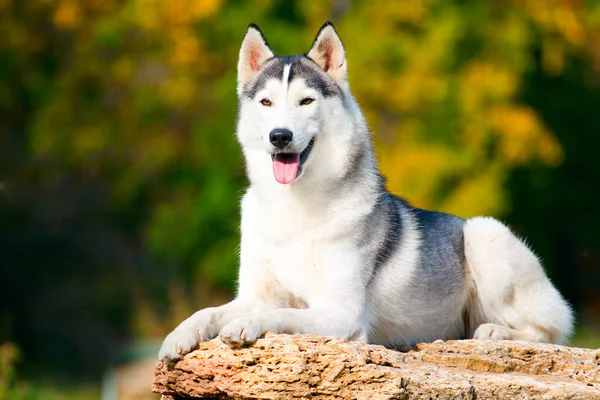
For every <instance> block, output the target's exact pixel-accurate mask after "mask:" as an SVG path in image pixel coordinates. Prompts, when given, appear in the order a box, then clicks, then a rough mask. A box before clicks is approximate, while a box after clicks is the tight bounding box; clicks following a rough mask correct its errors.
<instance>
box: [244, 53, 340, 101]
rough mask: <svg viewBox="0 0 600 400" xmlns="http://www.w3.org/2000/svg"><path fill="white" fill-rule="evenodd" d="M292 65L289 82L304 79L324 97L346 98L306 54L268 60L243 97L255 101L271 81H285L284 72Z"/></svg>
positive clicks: (247, 85) (251, 81)
mask: <svg viewBox="0 0 600 400" xmlns="http://www.w3.org/2000/svg"><path fill="white" fill-rule="evenodd" d="M286 65H290V73H289V77H288V82H292V81H293V80H294V79H304V81H305V82H306V85H307V86H309V87H311V88H313V89H315V90H317V91H318V92H319V93H322V94H323V96H324V97H330V96H339V97H341V98H344V93H343V91H342V88H341V87H340V86H339V85H338V84H337V83H336V82H335V81H334V80H333V79H331V78H330V77H329V76H327V74H325V73H324V72H323V71H322V70H321V69H320V68H319V66H318V65H317V64H316V63H315V62H314V61H313V60H311V59H310V58H308V57H306V55H304V54H297V55H293V56H276V57H274V58H271V59H269V60H267V61H266V62H265V63H264V65H263V67H262V68H261V69H260V70H259V71H258V72H257V73H256V75H255V76H254V77H253V78H252V79H251V80H250V81H249V82H248V83H247V84H246V86H245V87H244V89H243V92H242V95H243V96H245V97H247V98H250V99H253V98H254V97H255V96H256V93H258V92H259V91H260V90H261V89H262V88H264V87H265V85H266V84H267V81H269V80H270V79H279V80H281V79H283V70H284V68H285V66H286Z"/></svg>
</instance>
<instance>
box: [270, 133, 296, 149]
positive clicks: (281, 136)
mask: <svg viewBox="0 0 600 400" xmlns="http://www.w3.org/2000/svg"><path fill="white" fill-rule="evenodd" d="M293 138H294V135H293V134H292V131H290V130H289V129H285V128H275V129H273V130H272V131H271V133H269V140H270V141H271V144H272V145H273V146H275V147H277V148H278V149H280V150H283V148H284V147H285V146H287V145H288V144H290V143H292V139H293Z"/></svg>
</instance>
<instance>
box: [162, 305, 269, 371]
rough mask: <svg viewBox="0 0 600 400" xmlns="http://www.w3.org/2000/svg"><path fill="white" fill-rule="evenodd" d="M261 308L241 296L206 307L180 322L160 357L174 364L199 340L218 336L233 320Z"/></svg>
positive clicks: (165, 344) (166, 341) (166, 340)
mask: <svg viewBox="0 0 600 400" xmlns="http://www.w3.org/2000/svg"><path fill="white" fill-rule="evenodd" d="M257 309H260V308H258V307H257V304H255V303H253V302H248V301H243V300H240V299H239V298H237V299H235V300H233V301H231V302H229V303H227V304H224V305H222V306H220V307H211V308H205V309H203V310H200V311H198V312H196V313H194V314H193V315H192V316H191V317H189V318H188V319H186V320H185V321H183V322H182V323H181V324H179V325H178V326H177V327H176V328H175V329H174V330H173V332H171V333H170V334H169V335H168V336H167V337H166V339H165V340H164V342H163V344H162V346H161V348H160V351H159V352H158V359H159V360H160V361H162V362H163V363H165V364H172V363H174V362H176V361H177V360H179V359H180V358H181V357H183V356H184V355H185V354H187V353H189V352H190V351H192V350H193V349H194V347H196V346H197V345H198V343H199V342H202V341H204V340H209V339H212V338H214V337H216V336H217V335H218V334H219V331H220V330H221V329H222V328H223V326H225V325H227V324H228V323H229V322H230V321H231V320H233V319H235V318H238V317H242V316H243V315H246V314H249V313H251V312H253V311H256V310H257Z"/></svg>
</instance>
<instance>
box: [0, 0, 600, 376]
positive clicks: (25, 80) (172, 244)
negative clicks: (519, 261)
mask: <svg viewBox="0 0 600 400" xmlns="http://www.w3.org/2000/svg"><path fill="white" fill-rule="evenodd" d="M329 19H332V20H333V21H334V22H335V23H336V28H337V29H338V31H339V33H340V34H341V36H342V39H343V40H344V43H345V46H346V50H347V56H348V59H349V75H350V83H351V87H352V88H353V92H354V94H355V96H356V97H357V99H358V101H359V103H360V104H361V106H362V107H363V109H364V112H365V114H366V115H367V118H368V120H369V123H370V126H371V128H372V130H373V132H374V142H375V144H376V147H377V150H378V152H379V156H380V164H381V167H382V170H383V172H384V174H385V175H386V176H387V178H388V186H389V188H390V190H392V191H393V192H395V193H397V194H399V195H401V196H404V197H406V198H407V199H408V200H409V201H411V202H412V203H413V204H415V205H417V206H419V207H424V208H435V209H439V210H443V211H447V212H452V213H456V214H458V215H460V216H462V217H470V216H473V215H478V214H491V215H495V216H497V217H500V218H503V219H505V220H508V221H509V222H510V223H511V224H512V226H513V227H514V228H515V230H516V231H517V232H518V233H519V234H521V235H524V236H526V237H527V238H528V239H529V242H530V243H531V244H532V247H534V249H536V250H537V251H538V253H539V254H540V256H541V257H542V259H543V260H544V263H545V265H546V266H547V268H548V271H549V273H550V274H551V276H552V277H553V279H554V281H555V283H556V284H557V285H558V286H559V288H560V289H561V290H562V291H563V293H565V294H566V296H567V298H568V299H569V300H570V301H571V302H572V304H574V306H575V307H576V308H577V310H578V311H580V315H581V320H582V321H587V323H589V324H590V327H586V330H585V332H586V333H585V335H584V336H585V343H586V344H587V345H590V343H598V342H597V341H596V342H594V341H593V339H592V340H591V341H590V340H589V338H590V337H594V335H595V333H593V332H597V330H595V329H597V326H598V325H597V324H598V322H597V321H598V319H599V318H600V317H599V316H600V294H599V293H598V285H599V282H600V272H599V271H598V267H599V263H598V258H599V257H600V253H599V249H600V235H598V234H597V230H598V229H597V227H598V226H600V215H598V212H597V200H596V199H597V197H596V192H597V189H598V183H599V182H600V157H598V156H597V154H596V153H597V149H598V148H599V147H600V118H599V115H600V114H599V112H598V110H600V53H599V52H598V43H600V3H599V2H598V1H558V0H557V1H550V2H548V1H545V0H530V1H519V0H510V1H499V0H498V1H496V0H494V1H485V2H465V1H460V0H422V1H412V0H411V1H408V0H404V1H396V2H388V1H383V0H376V1H358V0H355V1H350V0H335V1H334V0H329V1H323V2H300V1H284V0H270V1H261V2H240V1H229V2H226V1H220V0H169V1H159V0H123V1H117V0H87V1H77V0H43V1H18V0H0V33H1V34H0V120H1V121H2V124H0V174H1V175H0V182H1V186H0V215H1V218H2V224H1V227H2V228H1V230H0V238H1V239H2V240H1V241H0V242H1V244H0V248H1V249H2V252H1V254H2V269H1V271H0V281H1V282H2V283H3V284H4V285H3V286H4V290H3V291H2V292H1V293H0V300H1V302H0V342H2V341H4V340H11V341H14V342H16V343H17V344H18V345H19V346H20V347H21V348H22V350H23V352H24V360H25V361H26V362H25V365H26V366H27V368H25V372H26V373H27V374H31V375H33V376H40V375H43V374H47V373H48V371H49V365H52V368H51V371H52V374H54V375H61V374H76V373H82V374H92V375H97V374H98V373H99V372H100V371H101V370H102V369H103V368H104V366H105V365H106V363H107V362H108V361H109V356H110V354H111V351H110V350H112V349H115V348H117V347H118V346H119V345H120V344H122V343H124V342H126V341H127V340H130V339H134V338H141V337H152V336H154V337H160V336H162V335H164V334H166V333H167V332H168V331H169V330H170V329H171V328H172V327H173V326H175V324H176V323H177V322H179V321H180V320H181V319H183V318H184V317H186V316H187V315H189V314H190V313H191V312H192V311H193V310H195V309H197V308H199V307H202V306H206V305H209V304H218V303H222V302H223V301H224V300H225V299H227V298H228V297H230V296H231V293H232V290H233V288H234V281H235V275H236V263H237V247H238V240H239V239H238V223H239V222H238V220H239V216H238V209H237V208H238V202H239V199H240V197H241V194H242V190H243V188H244V186H245V184H246V179H245V177H244V165H243V160H242V157H241V153H240V151H239V149H238V146H237V143H236V141H235V138H234V129H235V121H236V111H237V109H236V97H235V69H236V64H237V53H238V50H239V45H240V43H241V39H242V37H243V35H244V32H245V29H246V26H247V25H248V23H250V22H255V23H257V24H258V25H259V26H261V28H262V29H263V31H264V33H265V34H266V36H267V38H268V40H269V42H270V44H271V46H272V47H273V48H274V50H275V51H276V52H278V53H280V54H288V53H299V52H305V51H307V50H308V47H309V45H310V43H311V41H312V39H313V37H314V35H315V34H316V32H317V29H318V28H319V26H320V25H321V24H322V23H323V22H324V21H326V20H329ZM594 324H596V325H594ZM588 332H592V333H590V334H588ZM0 362H4V361H2V359H1V358H0ZM3 379H4V378H3Z"/></svg>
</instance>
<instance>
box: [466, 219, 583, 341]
mask: <svg viewBox="0 0 600 400" xmlns="http://www.w3.org/2000/svg"><path fill="white" fill-rule="evenodd" d="M464 240H465V257H466V263H467V268H468V271H467V272H468V276H469V275H470V278H471V284H472V285H473V286H472V288H471V289H472V291H473V293H472V294H473V295H472V296H471V297H470V300H469V303H468V304H467V310H466V311H467V313H468V314H469V316H470V318H471V324H470V325H471V332H468V334H470V335H472V336H473V337H474V338H475V339H514V340H527V341H536V342H552V343H564V342H566V341H567V339H568V338H569V336H570V334H571V332H572V329H573V316H572V312H571V309H570V308H569V306H568V305H567V303H566V302H565V301H564V300H563V298H562V297H561V295H560V294H559V293H558V291H557V290H556V289H555V288H554V286H552V283H551V282H550V280H549V279H548V277H547V276H546V274H545V273H544V270H543V268H542V266H541V264H540V262H539V260H538V258H537V257H536V256H535V254H534V253H533V252H532V251H531V250H530V249H529V248H528V247H527V246H526V245H525V244H524V243H523V242H522V241H521V240H519V238H517V237H516V236H515V235H514V234H513V233H512V232H511V231H510V230H509V229H508V228H507V227H506V226H505V225H503V224H502V223H500V222H498V221H497V220H495V219H493V218H484V217H477V218H473V219H470V220H468V221H467V222H466V224H465V227H464ZM475 328H476V329H475ZM473 330H474V332H473Z"/></svg>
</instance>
